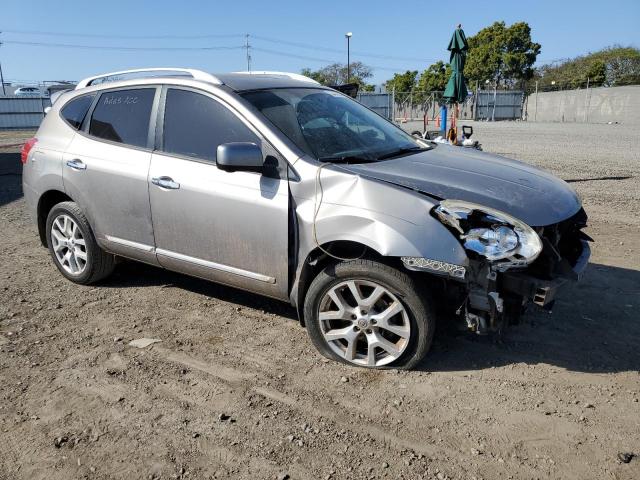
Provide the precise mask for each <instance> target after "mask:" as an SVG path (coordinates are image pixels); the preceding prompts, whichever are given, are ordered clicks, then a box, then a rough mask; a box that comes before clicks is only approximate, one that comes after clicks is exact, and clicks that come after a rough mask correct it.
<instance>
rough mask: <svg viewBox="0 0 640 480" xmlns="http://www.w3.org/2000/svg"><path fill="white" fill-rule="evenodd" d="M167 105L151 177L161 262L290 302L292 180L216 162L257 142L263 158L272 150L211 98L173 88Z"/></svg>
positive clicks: (165, 93) (166, 95)
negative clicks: (227, 151) (225, 149)
mask: <svg viewBox="0 0 640 480" xmlns="http://www.w3.org/2000/svg"><path fill="white" fill-rule="evenodd" d="M161 105H164V108H163V111H164V115H163V116H162V115H161V118H160V119H159V124H158V132H159V133H160V135H159V141H158V142H157V145H156V151H154V153H153V154H152V157H151V167H150V171H149V194H150V201H151V214H152V221H153V231H154V235H155V244H156V254H157V258H158V261H159V262H160V264H161V265H162V266H164V267H166V268H168V269H171V270H177V271H181V272H184V273H187V274H190V275H195V276H198V277H203V278H207V279H210V280H213V281H216V282H219V283H225V284H228V285H233V286H237V287H240V288H243V289H246V290H251V291H255V292H258V293H262V294H264V295H268V296H271V297H276V298H281V299H286V298H287V294H288V285H287V282H288V213H289V212H288V208H289V196H288V182H287V180H286V178H273V177H277V175H271V176H267V175H264V174H262V173H260V172H245V171H234V172H227V171H223V170H220V169H219V168H218V167H217V166H216V163H215V156H216V149H217V147H218V145H221V144H224V143H231V142H253V143H256V144H258V145H261V146H262V147H263V152H265V151H266V149H267V148H270V146H269V145H267V144H266V141H265V140H264V139H263V138H262V137H261V136H260V135H259V134H258V132H257V131H256V130H255V129H253V127H252V126H250V125H249V124H248V123H247V122H245V121H244V119H242V118H241V117H240V116H239V115H238V114H237V113H236V112H234V111H232V110H231V109H230V108H229V107H228V106H227V105H225V104H223V103H222V102H221V101H219V100H218V99H217V98H215V97H214V96H212V95H209V94H207V93H204V92H201V91H198V90H193V89H187V88H178V87H175V88H165V90H164V91H163V98H162V100H161ZM161 111H162V110H161ZM284 170H285V171H286V169H284Z"/></svg>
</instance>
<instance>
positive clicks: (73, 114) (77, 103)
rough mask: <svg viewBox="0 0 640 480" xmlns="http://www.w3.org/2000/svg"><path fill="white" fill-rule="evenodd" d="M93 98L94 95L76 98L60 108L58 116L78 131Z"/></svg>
mask: <svg viewBox="0 0 640 480" xmlns="http://www.w3.org/2000/svg"><path fill="white" fill-rule="evenodd" d="M94 98H95V95H83V96H81V97H76V98H74V99H73V100H71V101H70V102H68V103H67V104H66V105H65V106H64V107H62V110H60V115H62V118H64V119H65V120H66V121H67V123H68V124H69V125H71V126H72V127H73V128H75V129H76V130H78V129H79V128H80V125H82V121H83V120H84V117H85V116H86V115H87V112H88V111H89V107H90V106H91V104H92V103H93V99H94Z"/></svg>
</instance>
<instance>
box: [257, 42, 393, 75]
mask: <svg viewBox="0 0 640 480" xmlns="http://www.w3.org/2000/svg"><path fill="white" fill-rule="evenodd" d="M251 48H252V49H253V50H255V51H256V52H263V53H270V54H272V55H279V56H281V57H291V58H297V59H300V60H307V61H310V62H322V63H340V62H339V61H338V60H329V59H327V58H319V57H309V56H306V55H297V54H295V53H288V52H281V51H279V50H271V49H268V48H259V47H251ZM367 66H368V67H371V68H372V69H374V70H386V71H389V72H400V71H403V70H405V69H403V68H391V67H380V66H378V65H367Z"/></svg>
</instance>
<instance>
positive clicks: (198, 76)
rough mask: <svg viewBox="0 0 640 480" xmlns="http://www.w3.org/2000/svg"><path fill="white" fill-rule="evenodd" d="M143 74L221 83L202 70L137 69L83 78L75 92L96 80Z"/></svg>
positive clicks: (171, 68) (105, 80)
mask: <svg viewBox="0 0 640 480" xmlns="http://www.w3.org/2000/svg"><path fill="white" fill-rule="evenodd" d="M145 72H151V73H154V72H156V73H158V75H156V76H162V75H160V72H177V73H182V74H186V75H190V76H191V77H192V78H193V79H194V80H202V81H203V82H208V83H214V84H216V85H222V82H221V81H220V79H218V78H216V77H215V76H214V75H211V74H210V73H207V72H203V71H202V70H195V69H192V68H173V67H170V68H138V69H135V70H122V71H119V72H110V73H103V74H102V75H96V76H94V77H89V78H85V79H84V80H81V81H80V82H79V83H78V85H77V86H76V90H78V89H80V88H84V87H88V86H90V85H93V83H94V82H95V81H96V80H99V79H101V78H102V79H104V80H103V81H102V82H101V83H104V82H109V81H115V80H108V79H109V77H115V76H118V75H129V74H136V73H145Z"/></svg>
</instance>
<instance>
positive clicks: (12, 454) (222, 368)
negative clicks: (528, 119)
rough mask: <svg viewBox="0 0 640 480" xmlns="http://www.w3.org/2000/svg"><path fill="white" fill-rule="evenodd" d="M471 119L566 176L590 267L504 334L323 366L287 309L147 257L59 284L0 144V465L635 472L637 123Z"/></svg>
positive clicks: (639, 326)
mask: <svg viewBox="0 0 640 480" xmlns="http://www.w3.org/2000/svg"><path fill="white" fill-rule="evenodd" d="M407 127H408V128H409V129H410V126H407ZM474 127H475V130H476V133H475V136H476V137H477V138H478V139H479V140H480V141H481V142H482V143H483V146H484V149H485V150H488V151H493V152H499V153H502V154H504V155H507V156H511V157H514V158H518V159H521V160H523V161H526V162H529V163H533V164H535V165H539V166H541V167H543V168H546V169H548V170H550V171H552V172H553V173H555V174H557V175H558V176H560V177H561V178H564V179H566V180H571V181H572V182H573V183H572V184H573V186H574V187H575V188H576V189H577V190H578V192H579V193H580V195H581V196H582V198H583V201H584V204H585V208H586V210H587V212H588V213H589V215H590V224H591V226H590V227H589V229H588V233H589V234H590V235H591V236H593V237H594V238H595V240H596V243H595V245H594V247H593V258H592V265H591V266H590V268H589V269H588V270H587V273H586V275H585V278H584V280H583V281H582V282H581V283H579V284H577V285H575V286H572V287H570V288H569V289H568V290H567V291H565V292H564V295H562V296H561V298H560V299H559V301H558V302H557V304H556V308H555V310H554V312H553V314H548V313H542V312H531V313H530V314H528V315H527V318H526V323H525V324H523V325H519V326H516V327H514V328H512V329H511V330H509V332H508V334H507V336H506V338H505V339H504V341H503V342H501V343H495V342H491V341H489V340H488V339H481V338H475V337H472V336H467V335H453V334H450V333H446V332H443V331H442V329H440V330H439V331H438V332H437V333H436V339H435V344H434V347H433V350H432V352H431V353H430V355H429V356H428V357H427V359H426V361H425V362H424V363H423V364H422V365H421V367H420V368H419V369H418V370H417V371H412V372H396V371H385V372H378V371H368V370H363V369H355V368H348V367H345V366H341V365H338V364H335V363H330V362H326V361H325V360H323V359H322V357H320V356H319V355H318V354H317V353H316V352H315V350H314V349H313V347H312V346H311V344H310V342H309V340H308V339H307V336H306V332H305V331H304V330H303V329H302V328H300V327H299V325H298V324H297V322H296V320H295V319H294V312H293V310H292V309H291V308H290V307H288V306H287V305H285V304H281V303H278V302H274V301H271V300H268V299H265V298H261V297H258V296H254V295H250V294H246V293H243V292H240V291H237V290H234V289H231V288H226V287H222V286H218V285H215V284H211V283H207V282H204V281H200V280H197V279H192V278H188V277H185V276H182V275H178V274H173V273H169V272H164V271H161V270H158V269H154V268H152V267H148V266H144V265H140V264H135V263H131V262H125V263H122V264H120V265H119V267H118V268H117V270H116V272H115V274H114V275H113V277H112V278H110V279H109V280H108V281H106V282H104V283H103V284H101V285H98V286H95V287H80V286H76V285H73V284H71V283H69V282H67V281H66V280H64V279H63V278H62V277H61V276H60V274H59V273H58V272H57V270H56V269H55V267H54V266H53V264H52V263H51V261H50V260H49V257H48V252H47V251H46V250H45V249H44V248H42V247H41V246H40V244H39V241H38V238H37V236H36V234H35V231H34V228H33V227H32V224H31V220H30V219H28V218H27V217H26V214H25V204H24V201H23V199H22V193H21V187H20V181H21V178H20V176H19V175H18V174H16V173H17V172H19V170H16V169H15V167H14V166H13V165H12V164H10V163H9V162H10V161H11V160H12V159H14V158H15V155H14V156H13V157H12V156H11V155H7V152H11V151H16V149H15V148H14V149H6V148H5V149H2V148H0V173H1V175H0V244H2V246H3V250H2V253H3V257H2V262H1V264H0V265H1V268H0V295H1V301H0V382H1V387H0V430H1V431H2V448H0V479H3V480H4V479H7V480H8V479H11V480H14V479H48V480H49V479H71V478H90V479H107V478H109V479H111V478H118V479H120V478H122V479H133V478H136V479H137V478H187V479H189V478H191V479H201V478H243V479H262V478H266V479H276V478H278V479H285V478H290V479H320V478H322V479H324V478H328V479H347V478H349V479H361V478H362V479H364V478H386V479H396V478H402V479H420V478H423V479H440V480H441V479H446V478H450V479H472V478H477V479H493V478H514V479H520V478H523V479H535V478H558V479H587V478H611V479H633V478H635V479H637V478H640V458H638V456H636V457H634V458H631V460H630V461H629V462H628V463H625V462H623V461H621V460H620V459H619V454H621V453H633V454H635V455H640V372H639V369H640V350H639V348H638V345H639V344H640V316H639V315H638V308H639V307H640V256H639V255H638V251H639V247H640V184H639V182H638V179H639V178H640V153H639V152H640V148H638V134H637V130H636V129H635V128H633V127H627V126H624V125H579V124H577V125H576V124H564V125H559V124H526V123H515V122H514V123H496V124H487V123H476V124H475V125H474ZM27 136H28V132H9V133H7V132H4V133H2V134H1V135H0V144H7V143H12V139H14V140H13V141H15V139H16V138H17V139H20V138H25V137H27ZM3 152H4V153H3ZM12 172H16V173H12ZM141 337H149V338H156V339H160V340H162V341H161V342H160V343H156V344H154V345H152V346H150V347H147V348H144V349H139V348H134V347H131V346H129V345H128V343H129V342H130V341H131V340H134V339H138V338H141Z"/></svg>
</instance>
